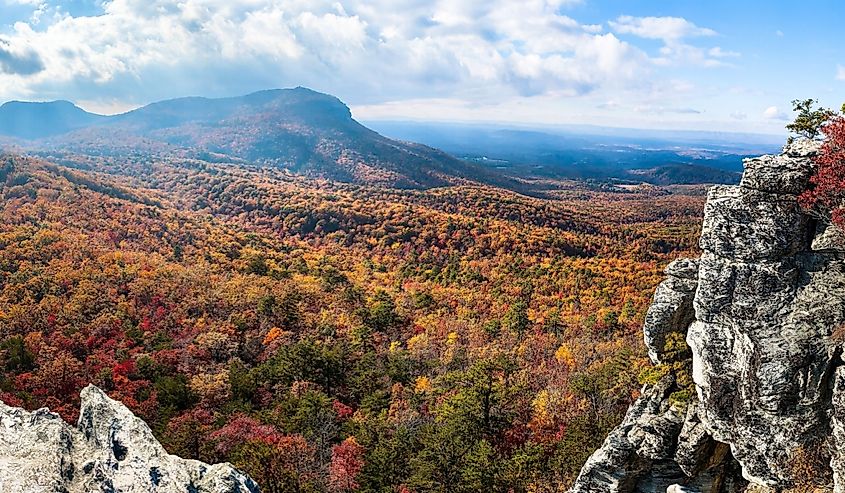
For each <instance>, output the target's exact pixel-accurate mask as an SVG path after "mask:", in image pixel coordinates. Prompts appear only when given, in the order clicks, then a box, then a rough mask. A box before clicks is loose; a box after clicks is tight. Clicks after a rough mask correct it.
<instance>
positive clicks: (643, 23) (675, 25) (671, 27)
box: [608, 15, 716, 42]
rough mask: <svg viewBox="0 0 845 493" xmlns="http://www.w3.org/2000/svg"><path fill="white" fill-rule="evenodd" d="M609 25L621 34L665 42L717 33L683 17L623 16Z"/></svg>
mask: <svg viewBox="0 0 845 493" xmlns="http://www.w3.org/2000/svg"><path fill="white" fill-rule="evenodd" d="M608 24H610V27H612V28H613V30H614V31H616V32H618V33H620V34H633V35H634V36H639V37H641V38H647V39H660V40H663V41H665V42H674V41H679V40H681V39H684V38H692V37H698V36H715V35H716V31H714V30H712V29H708V28H704V27H698V26H696V25H695V24H693V23H692V22H690V21H688V20H686V19H684V18H682V17H632V16H630V15H623V16H620V17H618V18H617V19H616V20H615V21H610V22H609V23H608Z"/></svg>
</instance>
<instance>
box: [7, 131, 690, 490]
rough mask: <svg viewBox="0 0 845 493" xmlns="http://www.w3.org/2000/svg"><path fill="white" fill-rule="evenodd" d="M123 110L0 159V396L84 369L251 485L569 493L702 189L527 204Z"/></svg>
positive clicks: (607, 188)
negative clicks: (288, 154) (111, 121)
mask: <svg viewBox="0 0 845 493" xmlns="http://www.w3.org/2000/svg"><path fill="white" fill-rule="evenodd" d="M121 125H124V123H121V124H119V125H118V127H119V128H120V129H119V130H117V129H114V128H111V127H102V128H101V127H93V128H87V129H83V130H78V129H77V130H73V131H72V132H71V133H69V134H66V135H60V136H59V137H55V136H52V137H49V138H46V139H36V140H34V141H33V140H28V141H24V140H20V139H19V140H18V141H17V142H16V143H15V144H13V145H10V146H9V148H8V152H7V154H6V155H5V156H4V157H3V161H2V162H3V164H2V166H0V184H2V185H1V186H0V195H2V197H3V200H2V210H0V214H2V218H3V220H2V222H1V223H0V334H2V341H0V365H2V367H3V368H4V372H3V378H2V381H0V389H2V392H0V400H2V401H3V402H5V403H7V404H8V405H20V406H23V407H26V408H28V409H35V408H38V407H42V406H49V407H50V408H51V409H52V410H54V411H57V412H59V413H60V414H61V415H62V417H64V418H65V419H66V420H68V421H74V420H76V418H77V413H78V409H79V397H78V396H79V392H80V390H81V389H82V388H83V387H84V386H85V385H87V384H89V383H93V384H95V385H97V386H98V387H100V388H101V389H103V390H104V391H105V392H107V393H108V395H109V396H111V397H112V398H115V399H118V400H120V401H121V402H123V403H124V404H125V405H126V406H128V407H129V408H130V409H131V410H132V411H133V412H134V413H135V414H137V415H138V416H139V417H141V418H143V419H144V420H145V421H146V422H147V423H148V424H149V425H150V427H151V428H152V429H153V431H154V433H155V435H156V437H157V438H158V439H159V440H160V441H161V442H162V443H163V445H164V446H165V447H166V448H167V450H168V451H169V452H170V453H174V454H178V455H180V456H182V457H185V458H196V459H200V460H202V461H204V462H209V463H214V462H221V461H228V462H231V463H232V464H234V465H235V467H237V468H239V469H240V470H242V471H244V472H245V473H247V474H249V476H250V477H252V478H253V479H254V480H255V481H256V482H257V483H258V484H259V485H260V486H261V488H262V491H265V492H290V491H315V492H316V491H352V489H351V486H350V485H355V488H354V489H358V490H360V491H379V492H381V491H384V492H388V491H391V492H392V491H403V492H411V491H413V492H426V491H449V492H462V491H466V492H470V491H479V490H484V491H549V492H553V491H564V490H565V489H566V488H567V487H569V485H571V484H572V481H573V480H574V479H575V476H576V475H577V473H578V471H579V469H580V468H581V465H582V464H583V463H584V461H585V460H586V458H587V456H588V455H589V454H590V453H591V452H592V451H593V450H594V449H596V448H597V447H598V446H599V445H600V444H601V441H602V440H603V437H604V436H605V435H606V433H607V432H608V431H609V430H611V429H612V428H613V427H614V426H616V424H618V422H619V421H620V420H621V419H622V416H623V415H624V413H625V410H626V409H627V408H628V406H629V405H630V404H631V403H632V402H633V401H634V399H636V398H637V396H638V392H639V388H640V386H641V385H640V380H639V378H640V373H641V372H642V371H643V370H644V369H646V368H647V367H648V366H649V363H648V358H647V356H646V352H645V348H644V345H643V342H642V336H641V333H640V328H641V326H642V323H643V319H644V313H645V310H646V308H647V307H648V305H649V303H650V300H651V296H652V293H653V291H654V288H655V287H656V286H657V284H658V283H659V282H660V280H661V279H662V277H663V274H662V269H663V268H664V267H665V265H666V264H667V263H668V262H670V261H671V260H673V259H675V258H677V257H679V256H684V255H691V254H694V253H695V252H696V248H697V247H696V242H697V231H698V229H699V224H700V220H701V213H702V208H703V204H704V196H703V190H704V189H703V187H700V186H675V187H656V186H639V185H636V186H633V185H632V186H628V187H619V186H616V185H612V184H602V183H587V182H582V181H573V180H545V181H544V180H539V179H538V180H519V181H518V183H519V184H520V186H530V187H531V189H532V190H534V191H533V192H532V193H531V194H530V195H526V194H522V193H519V192H518V191H514V190H511V189H508V188H503V187H499V186H496V185H495V183H498V182H499V181H504V182H506V184H511V183H515V182H516V181H512V180H514V179H513V178H510V177H504V178H503V177H501V176H500V177H496V178H494V179H492V180H479V179H478V177H479V176H482V177H483V176H485V175H484V174H481V175H473V178H474V179H473V180H468V179H463V178H458V177H456V175H455V173H456V171H454V170H456V169H457V170H459V171H460V172H464V171H466V170H470V169H473V170H474V169H475V168H473V166H474V165H472V164H468V163H464V162H461V161H458V160H456V159H454V158H445V157H444V158H442V160H441V161H437V163H439V164H437V167H436V168H427V167H426V166H427V163H432V162H433V161H432V159H434V158H433V157H431V156H439V155H440V154H438V153H437V151H433V150H425V155H424V156H423V157H420V156H419V155H417V154H414V153H413V152H412V150H413V149H423V148H417V147H413V146H412V145H410V144H402V145H400V146H396V147H391V148H392V149H398V150H397V152H402V153H403V154H402V155H403V156H410V157H408V159H412V158H413V159H416V160H411V161H401V166H399V165H398V164H396V163H398V161H390V162H389V163H393V164H389V165H385V167H384V168H383V170H381V171H379V173H375V172H374V171H373V168H367V169H368V170H369V171H372V172H373V173H375V175H373V174H362V172H361V170H362V169H364V168H362V167H360V166H358V165H355V166H353V167H351V168H344V167H343V164H342V162H343V158H342V156H343V155H345V154H344V153H345V152H346V151H340V153H339V154H330V155H331V156H333V159H339V160H340V161H341V164H340V165H339V168H340V169H341V170H345V171H339V172H338V173H347V172H349V173H351V174H344V175H342V176H344V177H346V178H349V177H350V176H352V177H353V178H351V179H349V180H340V179H338V177H339V176H341V175H332V174H328V175H327V174H326V173H324V172H322V171H318V170H320V169H324V170H325V169H329V170H333V169H335V168H334V167H333V166H334V165H331V166H329V164H326V163H327V162H328V161H320V159H322V158H318V157H313V156H312V158H309V160H306V161H304V162H305V163H317V164H315V165H314V166H315V167H313V168H311V164H306V165H303V166H305V167H301V166H300V167H299V168H291V167H288V166H278V165H269V164H268V162H266V161H263V160H261V159H256V158H255V156H256V154H255V153H258V152H264V151H260V149H261V146H263V145H264V144H262V143H261V142H264V141H263V140H262V139H257V140H249V139H247V140H245V141H243V142H244V144H243V145H244V147H235V144H237V143H238V142H241V141H239V140H238V139H234V138H233V139H231V142H233V144H232V145H231V146H229V147H226V148H225V149H224V148H220V147H215V145H216V144H215V145H212V144H210V143H208V142H206V141H203V142H198V141H197V140H196V138H197V137H196V136H206V135H209V134H208V133H207V131H206V130H203V132H197V133H190V132H187V133H186V132H183V131H182V130H181V129H183V128H186V127H183V126H179V127H177V128H178V129H179V130H178V131H177V130H173V129H172V128H171V127H167V128H168V129H167V130H143V131H139V130H132V132H138V135H140V137H138V138H137V139H135V138H129V137H126V134H124V133H120V135H121V137H120V138H116V137H114V138H107V137H106V136H108V135H113V134H112V132H127V130H125V128H123V127H120V126H121ZM180 125H187V127H191V126H192V125H195V123H190V124H188V123H185V124H180ZM118 127H116V128H118ZM260 128H261V129H265V130H266V128H268V127H264V126H262V127H260ZM272 128H276V127H272ZM263 131H264V130H256V131H255V132H253V131H252V130H250V131H249V132H247V133H244V134H243V135H247V134H248V135H249V136H252V135H257V134H261V133H262V132H263ZM273 131H274V132H275V131H276V130H273ZM147 132H149V133H147ZM226 132H229V130H228V129H227V130H226ZM296 132H297V135H311V133H312V132H313V130H311V127H301V128H299V129H298V130H297V131H296ZM177 134H178V135H179V137H175V136H176V135H177ZM188 134H190V135H193V136H192V137H188V136H187V135H188ZM221 135H223V134H221ZM225 135H227V136H228V137H231V135H230V134H228V133H227V134H225ZM274 135H275V134H274ZM208 138H209V139H211V138H213V134H212V137H208ZM221 138H222V137H221ZM245 138H246V137H245ZM250 138H251V137H250ZM297 138H299V137H297ZM86 139H87V140H86ZM182 139H190V140H189V141H187V142H188V144H186V143H185V142H186V141H184V140H182ZM174 142H176V143H174ZM274 142H275V141H274ZM274 145H275V144H274ZM391 145H393V144H391ZM321 146H322V144H321ZM321 146H318V148H319V149H323V148H324V147H321ZM256 149H259V150H256ZM425 149H427V148H425ZM224 151H225V152H224ZM327 152H328V151H327ZM332 152H334V151H332ZM350 152H351V151H350ZM360 155H361V156H363V155H365V153H364V152H363V151H361V154H360ZM337 156H341V157H337ZM253 159H255V160H253ZM312 159H313V161H312ZM321 162H322V163H323V164H319V163H321ZM369 162H371V163H372V162H377V163H382V162H387V161H386V159H385V160H382V159H377V160H375V161H369ZM444 163H446V164H448V163H462V164H454V166H455V168H449V174H448V175H446V174H442V172H443V170H444V169H446V168H444V167H443V166H445V164H444ZM394 164H395V165H396V166H399V167H398V168H396V169H397V170H399V171H398V173H399V174H398V175H389V172H388V171H389V170H390V169H391V168H390V166H393V165H394ZM320 166H328V167H326V168H320ZM361 166H363V165H361ZM415 166H416V167H415ZM450 166H451V164H450ZM385 170H388V171H385ZM484 173H486V171H484ZM371 176H376V178H374V179H372V180H370V179H369V178H368V179H366V180H364V177H371ZM383 176H392V177H393V178H390V179H387V180H383V179H382V178H381V177H383ZM399 176H401V178H397V177H399ZM429 180H431V181H429ZM400 183H403V184H409V185H413V186H409V187H397V186H395V185H397V184H400ZM444 183H447V185H446V186H442V185H443V184H444ZM423 184H426V185H427V186H425V187H423V186H422V185H423ZM432 185H438V186H432ZM514 188H516V187H514ZM538 190H539V191H540V192H538ZM343 485H346V486H343ZM344 487H345V488H347V489H343V488H344Z"/></svg>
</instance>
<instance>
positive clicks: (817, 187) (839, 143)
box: [801, 117, 845, 227]
mask: <svg viewBox="0 0 845 493" xmlns="http://www.w3.org/2000/svg"><path fill="white" fill-rule="evenodd" d="M823 132H824V134H825V136H826V137H827V139H826V140H825V143H824V145H823V146H822V149H821V152H820V153H819V155H818V156H817V157H816V160H815V161H816V165H817V168H816V173H815V175H813V177H812V178H811V179H810V183H811V184H812V185H813V186H812V188H811V189H810V190H807V191H806V192H804V193H803V194H802V195H801V205H803V206H804V207H807V208H811V209H822V210H823V211H825V212H827V211H829V212H830V217H831V219H832V220H833V222H834V224H837V225H839V226H840V227H845V118H843V117H837V118H835V119H833V120H832V121H831V122H830V123H829V124H828V125H826V126H825V127H824V130H823Z"/></svg>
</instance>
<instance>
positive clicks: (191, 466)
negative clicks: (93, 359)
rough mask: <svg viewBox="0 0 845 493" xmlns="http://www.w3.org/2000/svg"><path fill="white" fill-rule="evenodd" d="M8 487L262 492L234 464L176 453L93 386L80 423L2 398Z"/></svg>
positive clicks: (0, 430)
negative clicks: (72, 423)
mask: <svg viewBox="0 0 845 493" xmlns="http://www.w3.org/2000/svg"><path fill="white" fill-rule="evenodd" d="M0 491H3V492H27V493H42V492H43V493H48V492H49V493H59V492H61V493H93V492H101V493H118V492H121V493H136V492H137V493H141V492H143V493H149V492H156V493H258V487H257V486H256V484H255V483H254V482H253V481H252V480H251V479H250V478H248V477H247V476H245V475H244V474H242V473H240V472H239V471H237V470H236V469H234V468H232V467H231V466H230V465H228V464H215V465H208V464H204V463H202V462H199V461H195V460H185V459H181V458H179V457H176V456H173V455H169V454H168V453H167V452H166V451H165V450H164V448H163V447H162V446H161V444H159V443H158V441H157V440H156V439H155V437H153V434H152V432H151V431H150V429H149V427H148V426H147V425H146V424H145V423H144V422H143V421H142V420H141V419H139V418H137V417H136V416H135V415H133V414H132V412H131V411H129V409H127V408H126V407H125V406H123V404H121V403H119V402H117V401H114V400H112V399H110V398H109V397H107V396H106V395H105V394H104V393H103V392H102V391H101V390H100V389H98V388H97V387H94V386H90V385H89V386H88V387H86V388H85V389H84V390H83V391H82V409H81V413H80V415H79V423H78V425H77V427H76V428H73V427H71V426H70V425H68V424H67V423H65V422H64V421H62V419H61V418H60V417H59V416H58V415H57V414H54V413H51V412H50V411H48V410H47V409H39V410H38V411H35V412H27V411H25V410H23V409H19V408H13V407H9V406H6V405H3V404H2V403H0Z"/></svg>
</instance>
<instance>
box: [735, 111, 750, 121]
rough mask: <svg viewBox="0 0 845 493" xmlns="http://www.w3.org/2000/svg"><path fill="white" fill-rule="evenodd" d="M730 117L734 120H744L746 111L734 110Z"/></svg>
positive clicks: (746, 115)
mask: <svg viewBox="0 0 845 493" xmlns="http://www.w3.org/2000/svg"><path fill="white" fill-rule="evenodd" d="M731 118H733V119H734V120H746V119H748V113H743V112H742V111H735V112H733V113H731Z"/></svg>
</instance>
